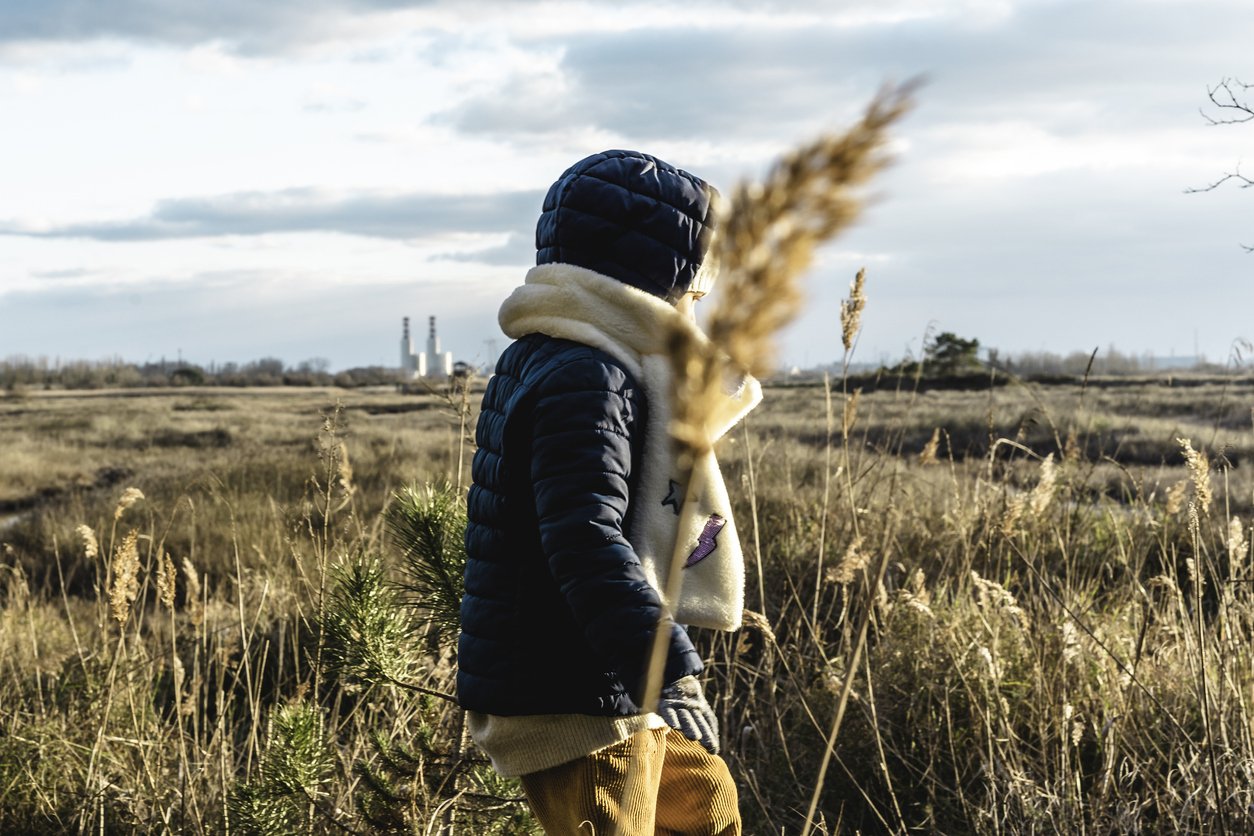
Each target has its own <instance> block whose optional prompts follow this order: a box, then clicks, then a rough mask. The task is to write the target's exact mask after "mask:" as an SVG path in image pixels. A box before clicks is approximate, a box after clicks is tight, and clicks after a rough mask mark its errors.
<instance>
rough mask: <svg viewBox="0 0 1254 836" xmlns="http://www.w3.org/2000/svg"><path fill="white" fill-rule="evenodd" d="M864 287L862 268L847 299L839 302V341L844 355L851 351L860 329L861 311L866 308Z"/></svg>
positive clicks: (864, 277) (852, 284) (850, 286)
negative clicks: (842, 346)
mask: <svg viewBox="0 0 1254 836" xmlns="http://www.w3.org/2000/svg"><path fill="white" fill-rule="evenodd" d="M865 285H866V268H865V267H863V268H862V269H860V270H858V275H856V276H854V279H853V282H852V283H851V284H850V285H849V298H848V299H842V300H841V301H840V341H841V343H842V344H843V345H844V346H845V352H846V353H848V352H850V351H852V350H853V341H854V340H855V339H857V337H858V331H859V330H860V329H861V328H862V309H863V308H865V307H866V293H865V292H864V288H865Z"/></svg>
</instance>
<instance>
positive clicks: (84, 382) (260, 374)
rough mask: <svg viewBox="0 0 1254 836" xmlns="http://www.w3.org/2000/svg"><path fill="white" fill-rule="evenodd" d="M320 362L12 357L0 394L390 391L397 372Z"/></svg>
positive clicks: (1, 375) (0, 376) (4, 363)
mask: <svg viewBox="0 0 1254 836" xmlns="http://www.w3.org/2000/svg"><path fill="white" fill-rule="evenodd" d="M330 366H331V364H330V362H329V361H328V360H326V359H325V358H322V357H315V358H311V359H309V360H303V361H301V362H300V363H297V364H295V365H292V366H288V365H285V364H284V363H283V361H282V360H280V359H278V358H276V357H263V358H261V359H260V360H253V361H251V362H248V363H211V364H209V365H208V366H201V365H198V364H196V363H184V362H169V361H166V360H162V361H159V362H149V363H130V362H127V361H125V360H121V359H117V358H114V359H109V360H95V361H93V360H68V361H67V360H61V359H50V358H48V357H27V356H24V355H16V356H11V357H7V358H5V359H4V360H0V389H3V390H4V391H7V392H15V391H20V390H22V389H120V388H142V387H166V386H341V387H344V388H353V387H357V386H380V385H393V384H396V383H398V382H399V379H400V378H399V373H398V371H397V370H396V369H393V368H388V367H385V366H365V367H359V368H353V369H345V370H344V371H340V372H331V371H330Z"/></svg>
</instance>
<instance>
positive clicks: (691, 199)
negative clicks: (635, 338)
mask: <svg viewBox="0 0 1254 836" xmlns="http://www.w3.org/2000/svg"><path fill="white" fill-rule="evenodd" d="M717 203H718V192H717V191H716V190H715V189H714V187H713V186H711V185H710V184H708V183H706V182H705V181H704V180H702V179H700V178H699V177H695V176H693V175H691V174H689V173H688V172H686V171H683V170H681V169H678V168H675V167H674V166H673V165H670V164H669V163H665V162H662V161H661V160H659V159H657V158H656V157H651V156H649V155H648V154H641V153H639V152H637V151H604V152H602V153H600V154H593V155H592V156H591V157H587V158H586V159H583V160H580V161H579V162H577V163H575V164H574V165H573V166H571V167H570V168H568V169H567V170H566V172H565V173H564V174H563V175H562V176H561V177H560V178H559V179H558V181H557V182H556V183H554V184H553V185H552V187H550V188H549V192H548V194H547V195H546V196H545V198H544V211H543V212H542V213H541V215H540V220H539V222H538V223H537V224H536V264H550V263H553V262H561V263H564V264H575V265H578V266H580V267H586V268H588V269H589V270H595V271H597V272H598V273H602V274H604V275H607V276H612V277H613V278H615V279H618V280H619V281H621V282H623V283H624V284H629V285H631V286H633V287H637V288H639V289H641V290H644V291H647V292H648V293H652V294H653V295H654V296H659V297H661V298H663V299H666V300H667V301H669V302H675V301H676V300H678V299H679V298H680V297H681V296H683V295H684V294H685V293H687V292H688V291H689V290H690V289H693V285H694V282H697V283H698V284H701V283H702V282H704V281H705V280H706V274H702V276H701V277H698V271H699V270H700V268H701V265H702V262H703V261H704V260H705V258H706V253H707V252H708V251H709V248H710V242H711V241H712V240H713V238H714V231H715V228H716V227H717V225H718V217H717V206H716V204H717ZM707 273H708V271H707ZM700 289H701V290H702V291H705V290H707V289H708V288H707V287H706V286H704V285H703V284H702V285H701V287H700Z"/></svg>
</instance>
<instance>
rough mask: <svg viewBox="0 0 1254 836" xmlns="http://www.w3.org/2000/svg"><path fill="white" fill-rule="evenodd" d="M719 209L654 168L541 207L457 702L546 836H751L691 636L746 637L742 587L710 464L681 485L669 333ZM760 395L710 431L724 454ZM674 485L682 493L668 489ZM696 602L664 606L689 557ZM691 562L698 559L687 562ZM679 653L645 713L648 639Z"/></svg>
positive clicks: (502, 378) (513, 300) (502, 393)
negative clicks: (663, 641)
mask: <svg viewBox="0 0 1254 836" xmlns="http://www.w3.org/2000/svg"><path fill="white" fill-rule="evenodd" d="M717 201H718V194H717V192H715V191H714V189H713V188H711V187H710V186H709V185H708V184H706V183H705V182H704V181H702V180H700V179H698V178H697V177H694V176H693V175H691V174H688V173H687V172H685V171H682V170H679V169H677V168H675V167H673V166H670V165H668V164H666V163H664V162H662V161H661V160H658V159H655V158H653V157H651V156H648V155H646V154H639V153H635V152H629V151H607V152H604V153H601V154H595V155H593V156H591V157H588V158H587V159H585V160H582V161H581V162H579V163H577V164H575V165H574V166H573V167H571V168H570V169H568V170H567V171H566V172H565V173H564V174H563V175H562V177H561V178H560V179H559V180H558V181H557V182H556V183H554V184H553V186H552V187H551V188H550V189H549V192H548V195H547V196H546V197H545V200H544V206H543V212H542V214H541V216H540V220H539V223H538V225H537V229H536V243H537V248H538V252H537V255H536V263H537V266H536V267H535V268H533V269H532V270H531V271H530V272H529V273H528V275H527V280H526V283H525V284H524V285H523V286H522V287H520V288H518V289H517V290H515V292H514V293H513V295H511V296H510V298H509V299H507V300H506V302H505V304H504V305H503V306H502V308H501V313H500V320H501V326H502V328H503V330H504V331H505V333H506V334H507V335H508V336H510V337H514V338H516V341H515V342H514V343H512V344H511V345H510V346H509V348H508V349H506V351H505V352H504V353H503V354H502V355H501V358H500V360H499V362H498V363H497V368H496V374H495V375H494V376H493V377H492V379H491V380H490V381H489V383H488V387H487V390H486V391H485V393H484V398H483V409H482V412H481V413H480V416H479V423H478V428H477V431H476V442H477V444H478V448H479V449H478V451H477V452H476V454H475V458H474V465H473V470H472V474H473V480H474V484H473V485H472V486H471V488H470V492H469V496H468V510H469V526H468V528H467V532H466V545H467V553H468V556H469V560H468V563H467V566H466V592H465V597H464V598H463V600H462V608H461V619H462V633H461V636H460V639H459V645H458V674H457V692H458V698H459V701H460V702H461V704H462V706H463V707H465V708H466V709H467V710H468V711H469V715H468V722H469V728H470V733H471V736H472V737H473V738H474V740H475V742H476V743H477V744H478V745H479V746H480V748H482V749H483V750H484V751H485V752H486V753H487V754H488V756H489V757H490V758H491V759H492V763H493V765H494V766H495V767H496V769H497V770H498V771H499V772H500V773H501V774H503V775H508V776H520V777H521V780H522V784H523V788H524V791H525V792H526V795H527V799H528V802H529V803H530V805H531V808H532V810H533V811H534V813H535V816H536V818H537V819H538V820H539V822H540V823H541V824H542V825H543V826H544V828H545V830H546V831H547V832H549V833H553V834H566V833H571V834H574V833H576V832H582V833H588V832H589V831H588V830H587V828H586V826H585V827H584V829H583V830H580V827H581V823H588V822H590V823H591V824H592V825H593V826H594V827H595V832H596V833H597V834H609V833H622V834H645V833H650V834H651V833H654V832H657V833H684V834H689V833H691V834H738V833H740V816H739V812H738V810H737V799H736V787H735V784H734V783H733V781H732V778H731V773H730V772H729V770H728V768H727V765H726V764H725V763H724V762H723V761H722V759H720V758H718V757H717V753H718V749H719V738H718V724H717V720H716V718H715V715H714V712H713V711H712V710H711V708H710V706H709V704H708V703H707V702H706V700H705V697H704V695H703V693H702V689H701V686H700V684H699V682H698V681H697V679H696V676H697V674H699V673H701V670H702V663H701V660H700V658H699V656H698V654H697V652H696V651H695V650H694V648H693V645H692V642H691V641H690V639H689V637H688V634H687V631H686V630H685V628H684V627H683V626H682V625H681V624H680V623H676V620H675V619H676V618H679V619H680V620H681V621H683V622H684V623H686V624H696V625H701V626H709V627H715V628H720V629H735V628H736V627H738V626H739V623H740V615H741V609H742V607H743V585H744V574H743V572H744V570H743V559H742V557H741V555H740V551H739V543H738V540H737V537H736V532H735V527H734V524H733V522H732V518H731V512H730V503H729V502H728V500H727V495H726V490H725V489H724V487H723V483H722V480H721V477H719V475H718V469H717V465H716V464H715V463H714V461H713V457H712V456H709V457H707V458H706V459H699V460H698V461H697V463H696V465H695V467H694V469H693V471H692V474H691V480H688V481H689V482H690V483H691V486H692V487H694V488H698V489H697V490H692V489H690V485H689V484H681V481H684V477H683V476H682V475H681V474H679V472H678V470H677V462H676V454H675V447H674V443H673V442H672V440H671V438H670V435H669V426H668V425H669V415H670V403H669V398H670V387H669V370H670V361H669V359H668V357H667V355H666V335H667V333H668V329H672V328H689V329H695V328H696V326H695V324H693V323H692V321H691V317H692V307H693V305H694V304H695V302H696V300H697V299H699V298H700V297H701V296H703V295H704V294H705V293H707V292H708V291H709V290H710V286H711V284H712V281H713V273H714V271H713V269H711V265H709V264H708V263H706V262H707V260H706V255H707V252H708V251H709V248H710V243H711V240H712V239H713V236H714V233H715V228H716V226H717V223H718V217H717V208H716V204H717ZM759 398H760V390H759V389H758V388H757V385H756V383H754V382H752V381H749V382H748V385H745V386H742V387H741V389H740V390H739V391H738V392H737V393H735V394H733V395H729V396H728V398H727V402H726V403H725V404H722V405H720V407H719V408H718V409H717V410H715V412H717V415H715V416H713V417H712V422H711V423H712V424H713V426H711V432H712V435H713V437H715V438H716V437H717V436H718V435H721V434H722V433H723V432H725V431H726V429H727V428H729V427H730V426H731V425H732V424H734V423H735V422H736V421H737V420H738V419H739V418H740V417H741V416H743V415H744V414H745V413H746V412H748V410H749V409H751V408H752V407H753V406H754V405H756V403H757V401H758V399H759ZM673 477H678V478H673ZM677 542H678V543H682V544H683V548H682V551H681V554H687V559H686V561H685V563H684V567H685V568H684V569H683V580H684V584H683V587H682V591H681V595H680V597H679V599H678V600H676V601H674V602H670V603H667V602H665V601H664V596H663V594H662V593H661V592H659V590H660V589H662V588H664V586H665V583H666V577H667V572H668V571H669V570H668V565H669V561H670V560H671V555H672V554H673V553H674V552H675V545H676V543H677ZM690 547H691V548H690ZM658 630H662V631H663V632H664V634H665V635H666V636H667V641H668V650H667V654H666V659H665V665H664V668H663V672H662V679H661V681H662V683H663V690H662V698H661V703H660V705H659V706H658V709H657V712H656V713H652V712H645V711H643V710H642V708H641V703H642V702H643V691H644V680H645V678H646V676H647V673H648V672H647V668H648V658H649V654H650V649H651V647H652V644H653V640H654V635H655V633H656V632H657V631H658Z"/></svg>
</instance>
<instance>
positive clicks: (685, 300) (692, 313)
mask: <svg viewBox="0 0 1254 836" xmlns="http://www.w3.org/2000/svg"><path fill="white" fill-rule="evenodd" d="M704 295H705V294H704V293H698V292H696V291H695V290H691V291H689V292H687V293H685V294H684V295H683V296H681V297H679V301H678V302H676V303H675V310H677V311H679V312H680V313H681V314H683V315H684V316H686V317H688V318H689V319H691V320H692V321H693V322H696V321H697V300H699V299H700V298H701V297H702V296H704Z"/></svg>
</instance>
